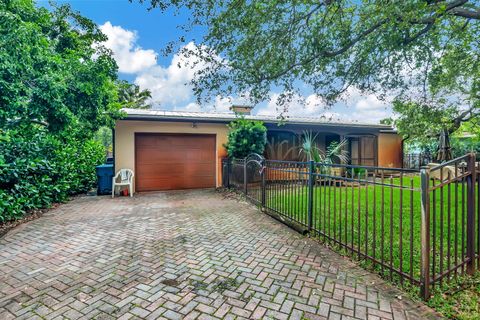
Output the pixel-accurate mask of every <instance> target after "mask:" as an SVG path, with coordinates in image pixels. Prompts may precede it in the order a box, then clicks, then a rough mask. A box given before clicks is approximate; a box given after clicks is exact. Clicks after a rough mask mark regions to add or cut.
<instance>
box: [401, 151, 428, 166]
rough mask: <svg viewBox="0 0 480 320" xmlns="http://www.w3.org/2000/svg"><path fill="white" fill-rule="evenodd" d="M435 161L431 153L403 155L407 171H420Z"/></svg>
mask: <svg viewBox="0 0 480 320" xmlns="http://www.w3.org/2000/svg"><path fill="white" fill-rule="evenodd" d="M433 161H434V159H433V157H432V155H431V154H430V153H407V154H404V155H403V167H404V168H406V169H420V168H421V167H423V166H426V165H427V164H429V163H431V162H433Z"/></svg>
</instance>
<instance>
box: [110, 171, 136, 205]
mask: <svg viewBox="0 0 480 320" xmlns="http://www.w3.org/2000/svg"><path fill="white" fill-rule="evenodd" d="M133 176H134V174H133V171H132V170H130V169H120V170H119V171H118V172H117V174H116V175H115V177H113V180H112V198H113V197H114V196H115V187H117V186H119V187H120V186H128V193H129V194H130V197H133ZM119 178H120V179H119ZM117 180H119V181H118V182H117Z"/></svg>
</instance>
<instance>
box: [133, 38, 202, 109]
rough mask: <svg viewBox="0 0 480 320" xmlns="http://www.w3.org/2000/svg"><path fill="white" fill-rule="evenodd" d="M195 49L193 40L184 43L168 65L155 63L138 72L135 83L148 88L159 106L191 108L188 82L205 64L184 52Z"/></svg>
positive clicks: (190, 89)
mask: <svg viewBox="0 0 480 320" xmlns="http://www.w3.org/2000/svg"><path fill="white" fill-rule="evenodd" d="M184 49H186V50H192V51H194V50H196V49H197V47H196V45H195V44H194V43H193V42H189V43H188V44H187V45H185V46H184V47H183V48H182V49H181V50H180V52H179V53H177V54H175V55H174V56H173V58H172V61H171V62H170V65H169V66H168V67H163V66H160V65H155V66H154V67H151V68H149V69H147V70H145V71H143V72H140V73H139V74H138V75H137V77H136V79H135V84H137V85H139V86H140V87H141V88H142V89H149V90H150V91H151V92H152V100H153V101H154V103H155V104H159V105H160V107H162V108H163V107H164V106H173V107H175V108H179V106H184V105H187V106H185V107H184V108H185V109H188V108H190V109H191V108H192V106H191V105H190V106H189V105H188V104H189V103H190V101H191V100H192V99H193V92H192V87H191V85H190V84H189V83H190V81H191V80H193V78H194V76H195V73H196V72H197V71H199V70H201V69H202V68H205V67H206V64H205V63H204V62H202V61H200V60H199V59H198V58H197V57H196V56H194V55H187V54H185V50H184Z"/></svg>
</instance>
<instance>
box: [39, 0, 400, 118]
mask: <svg viewBox="0 0 480 320" xmlns="http://www.w3.org/2000/svg"><path fill="white" fill-rule="evenodd" d="M56 2H57V3H69V4H70V5H71V6H72V8H73V9H75V10H78V11H79V12H80V13H81V14H82V15H83V16H86V17H88V18H90V19H92V20H93V21H94V22H96V23H97V24H98V25H99V26H100V27H101V29H102V31H103V32H104V33H105V34H106V35H107V36H108V37H109V40H108V42H107V43H106V44H105V45H106V46H107V47H109V48H110V49H112V51H113V52H114V57H115V59H116V60H117V64H118V65H119V77H120V78H122V79H126V80H129V81H131V82H134V83H136V84H138V85H140V87H141V88H143V89H149V90H151V91H152V96H153V103H154V106H155V108H158V109H166V110H189V111H216V112H228V108H229V106H230V105H231V103H232V99H233V100H234V101H235V100H236V99H235V97H230V99H229V98H227V97H212V102H211V103H210V104H209V105H204V106H199V105H197V104H196V103H195V97H194V96H193V93H192V90H191V87H190V86H189V85H188V82H189V81H190V80H191V79H192V77H193V75H194V70H192V69H190V68H178V66H177V63H178V62H179V61H182V62H185V59H186V58H185V57H183V56H181V55H179V54H172V55H169V56H164V55H162V54H161V51H162V48H164V47H165V45H166V44H167V43H168V42H169V41H175V40H176V39H178V37H179V36H180V35H182V34H183V32H182V31H181V30H179V29H178V28H177V26H178V25H181V24H182V23H183V22H185V21H186V19H187V18H188V12H187V11H183V12H180V14H177V15H175V14H174V13H173V12H167V13H162V12H160V11H159V10H155V9H154V10H151V11H148V10H147V8H148V4H143V5H142V4H139V3H138V2H136V1H134V2H133V3H130V2H129V1H128V0H57V1H56ZM37 4H38V5H41V6H46V7H48V6H49V5H48V1H47V0H37ZM203 31H204V30H202V29H200V28H199V29H196V30H193V31H192V32H189V33H188V34H186V35H185V36H186V43H187V45H189V46H192V47H194V46H195V45H196V44H198V43H200V41H201V38H202V34H203ZM187 62H188V61H187ZM200 67H201V66H200ZM278 94H279V92H272V93H271V99H270V101H265V102H263V103H261V104H259V105H257V106H255V109H254V113H257V114H268V115H278V114H279V112H280V110H278V108H277V106H276V103H275V99H276V97H277V96H278ZM302 98H303V99H302V100H303V101H305V102H304V103H300V102H292V103H291V105H290V106H289V107H288V110H289V111H288V115H290V116H308V117H321V116H326V117H327V118H329V119H330V118H332V119H341V120H344V121H345V120H350V121H360V122H369V123H375V122H378V121H379V120H380V119H382V118H385V117H387V116H389V115H390V113H391V111H390V107H389V105H388V104H385V103H383V102H381V101H379V100H377V99H376V98H375V97H374V96H371V95H366V96H365V95H362V94H361V93H360V92H358V90H355V89H352V90H351V91H350V92H349V95H348V96H347V97H346V98H345V100H344V101H342V102H339V103H337V104H335V105H334V106H333V107H331V108H329V109H326V108H325V107H324V106H323V105H322V103H321V100H320V99H319V98H318V97H316V96H315V95H314V94H312V93H308V92H305V93H304V96H303V97H302Z"/></svg>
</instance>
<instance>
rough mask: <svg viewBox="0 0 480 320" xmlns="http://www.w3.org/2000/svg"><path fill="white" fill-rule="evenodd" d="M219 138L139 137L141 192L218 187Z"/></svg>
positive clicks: (182, 136) (138, 159)
mask: <svg viewBox="0 0 480 320" xmlns="http://www.w3.org/2000/svg"><path fill="white" fill-rule="evenodd" d="M215 145H216V142H215V136H214V135H182V134H136V137H135V158H136V172H135V174H136V189H137V191H154V190H171V189H189V188H207V187H215V177H216V168H215Z"/></svg>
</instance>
